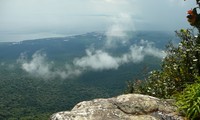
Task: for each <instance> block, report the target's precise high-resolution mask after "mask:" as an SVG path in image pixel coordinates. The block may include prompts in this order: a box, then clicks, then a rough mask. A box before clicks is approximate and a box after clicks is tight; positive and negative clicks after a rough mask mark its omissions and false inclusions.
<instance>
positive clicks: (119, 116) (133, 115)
mask: <svg viewBox="0 0 200 120" xmlns="http://www.w3.org/2000/svg"><path fill="white" fill-rule="evenodd" d="M172 103H173V101H172V100H161V99H158V98H155V97H151V96H147V95H141V94H126V95H120V96H118V97H114V98H108V99H94V100H92V101H83V102H80V103H78V104H77V105H76V106H75V107H74V108H73V109H72V110H71V111H63V112H58V113H55V114H53V115H52V116H51V117H50V120H184V118H183V117H181V116H179V115H178V114H177V113H176V107H174V106H173V105H172Z"/></svg>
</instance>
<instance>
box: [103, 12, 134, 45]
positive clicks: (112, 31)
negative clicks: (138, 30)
mask: <svg viewBox="0 0 200 120" xmlns="http://www.w3.org/2000/svg"><path fill="white" fill-rule="evenodd" d="M111 21H112V24H111V26H110V27H109V28H108V29H107V31H106V36H107V41H106V44H105V45H106V47H108V48H110V47H116V46H117V45H118V44H120V45H121V44H123V45H125V44H127V43H128V42H129V41H128V40H129V38H128V34H127V32H128V31H134V30H135V27H134V21H133V19H132V17H131V15H129V14H128V13H120V14H119V15H117V16H115V17H113V18H111Z"/></svg>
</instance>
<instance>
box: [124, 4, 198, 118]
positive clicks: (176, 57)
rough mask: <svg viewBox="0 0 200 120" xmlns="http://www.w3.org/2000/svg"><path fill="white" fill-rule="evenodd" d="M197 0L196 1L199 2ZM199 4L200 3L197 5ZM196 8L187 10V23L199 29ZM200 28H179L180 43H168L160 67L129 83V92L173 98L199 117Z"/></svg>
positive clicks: (191, 114) (181, 107)
mask: <svg viewBox="0 0 200 120" xmlns="http://www.w3.org/2000/svg"><path fill="white" fill-rule="evenodd" d="M198 2H199V1H198V0H197V4H198ZM198 5H199V4H198ZM196 9H197V8H194V9H193V10H190V11H188V14H189V15H188V16H187V18H188V22H189V23H190V25H192V26H194V27H195V28H197V29H198V30H200V14H198V13H197V11H196ZM199 32H200V31H198V33H197V34H198V36H197V37H196V36H195V32H194V30H191V29H187V30H184V29H182V30H180V31H176V35H177V36H178V37H179V38H180V40H181V41H180V43H179V44H178V45H177V46H174V45H173V44H172V43H169V44H168V45H167V50H166V53H167V56H166V57H165V58H164V59H163V61H162V68H161V70H155V71H152V72H151V73H150V74H149V75H148V77H146V79H145V80H143V81H141V80H135V81H133V82H128V85H127V90H126V91H125V92H126V93H142V94H148V95H151V96H155V97H159V98H174V99H176V100H177V106H178V108H179V110H180V112H182V113H183V114H184V115H185V116H186V117H188V118H189V119H192V120H199V119H200V80H199V79H200V33H199Z"/></svg>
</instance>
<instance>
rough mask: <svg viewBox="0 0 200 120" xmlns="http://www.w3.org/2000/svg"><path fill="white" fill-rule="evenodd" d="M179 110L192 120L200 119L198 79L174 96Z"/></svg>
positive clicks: (199, 81)
mask: <svg viewBox="0 0 200 120" xmlns="http://www.w3.org/2000/svg"><path fill="white" fill-rule="evenodd" d="M176 98H177V105H178V106H179V109H180V110H181V111H182V112H183V113H184V114H185V115H186V116H187V117H188V118H191V119H192V120H194V119H198V120H199V119H200V114H199V113H200V78H198V81H197V82H196V83H194V84H191V85H187V87H186V88H185V89H184V90H183V91H182V92H181V93H179V94H177V96H176Z"/></svg>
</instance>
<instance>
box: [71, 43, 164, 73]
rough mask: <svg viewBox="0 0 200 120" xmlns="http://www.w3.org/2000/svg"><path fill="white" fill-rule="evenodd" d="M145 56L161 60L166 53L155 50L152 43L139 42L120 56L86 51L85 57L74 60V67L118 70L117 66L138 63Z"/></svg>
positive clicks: (101, 51) (97, 51) (104, 52)
mask: <svg viewBox="0 0 200 120" xmlns="http://www.w3.org/2000/svg"><path fill="white" fill-rule="evenodd" d="M145 56H154V57H157V58H160V59H162V58H163V57H165V56H166V53H165V52H164V51H162V50H160V49H158V48H155V47H154V46H153V44H152V43H149V42H148V41H144V40H141V42H140V45H136V44H134V45H132V46H130V48H129V52H128V53H124V54H122V55H121V56H112V55H111V54H109V53H108V52H106V51H103V50H90V49H87V50H86V56H84V57H82V58H76V59H75V60H74V62H73V63H74V66H76V67H79V68H81V69H87V70H88V69H89V70H108V69H118V67H119V66H121V65H123V64H126V63H130V62H132V63H139V62H142V61H143V60H144V57H145Z"/></svg>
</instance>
